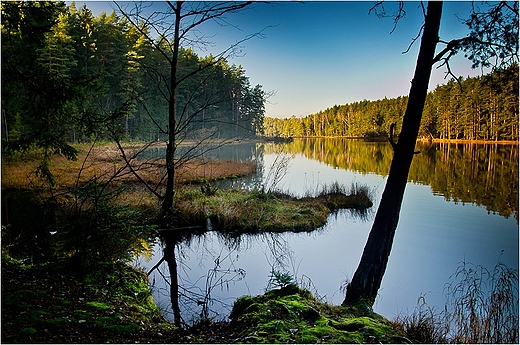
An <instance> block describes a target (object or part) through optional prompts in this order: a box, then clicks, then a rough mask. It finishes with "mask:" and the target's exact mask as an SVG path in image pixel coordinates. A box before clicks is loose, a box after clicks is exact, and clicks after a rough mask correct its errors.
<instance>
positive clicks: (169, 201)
mask: <svg viewBox="0 0 520 345" xmlns="http://www.w3.org/2000/svg"><path fill="white" fill-rule="evenodd" d="M181 7H182V1H177V6H176V7H173V6H172V8H174V11H175V34H174V36H175V37H174V43H173V55H172V59H171V61H170V90H169V92H170V95H169V102H168V143H167V144H166V173H167V179H166V191H165V194H164V198H163V200H162V204H161V216H162V218H166V217H168V216H170V215H171V214H172V213H173V201H174V197H175V161H174V157H175V150H176V148H177V146H176V145H177V144H176V130H177V128H176V127H177V124H176V116H177V88H178V87H177V61H178V58H179V36H180V21H181Z"/></svg>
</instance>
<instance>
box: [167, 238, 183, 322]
mask: <svg viewBox="0 0 520 345" xmlns="http://www.w3.org/2000/svg"><path fill="white" fill-rule="evenodd" d="M175 244H176V242H175V241H172V240H169V241H167V243H166V247H165V248H164V260H165V261H166V262H167V263H168V269H169V270H170V301H171V303H172V310H173V323H174V324H175V326H177V327H181V309H180V307H179V279H178V275H177V260H176V258H175Z"/></svg>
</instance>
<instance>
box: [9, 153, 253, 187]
mask: <svg viewBox="0 0 520 345" xmlns="http://www.w3.org/2000/svg"><path fill="white" fill-rule="evenodd" d="M78 150H79V154H78V159H77V160H76V161H69V160H67V159H65V158H64V157H60V156H57V157H54V159H53V161H52V162H51V164H50V170H51V172H52V174H53V175H54V178H55V180H56V182H57V185H58V186H63V187H66V186H74V185H76V184H77V183H79V184H82V183H85V182H86V181H91V180H92V179H98V180H99V181H103V180H108V179H110V178H112V177H113V176H114V175H115V174H117V177H116V178H115V180H116V181H118V182H121V183H126V184H133V183H138V182H139V180H138V179H137V178H136V177H135V175H134V174H133V173H132V172H131V169H130V168H129V167H127V166H126V164H125V162H124V160H123V158H122V156H121V154H120V152H119V150H117V148H116V147H114V146H108V145H103V146H96V147H94V148H92V149H91V148H90V147H88V146H85V145H83V146H79V147H78ZM125 150H126V151H127V152H126V156H127V157H129V158H131V157H133V156H134V155H135V154H136V153H137V152H138V150H139V147H137V146H133V147H132V146H127V147H125ZM38 163H39V161H38V159H37V158H36V157H34V156H31V157H26V158H24V157H22V158H20V159H12V158H9V157H2V188H18V189H26V188H32V187H34V185H35V184H36V185H39V184H40V183H41V182H42V181H40V180H39V179H38V178H37V176H36V175H35V170H36V168H37V166H38ZM130 165H131V168H132V169H133V170H134V171H136V172H137V173H138V174H139V176H140V177H141V178H142V180H144V181H145V182H146V183H148V184H150V185H154V186H156V185H159V184H161V183H163V182H164V176H165V173H166V169H165V164H164V159H148V160H138V159H131V160H130ZM255 171H256V165H255V164H254V163H251V162H246V163H239V162H233V161H218V160H216V161H215V160H213V161H202V160H197V159H193V160H191V161H188V162H185V163H183V164H179V167H178V169H177V171H176V174H177V176H176V182H177V183H192V182H202V181H211V180H218V179H226V178H235V177H240V176H247V175H250V174H252V173H254V172H255Z"/></svg>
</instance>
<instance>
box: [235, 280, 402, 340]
mask: <svg viewBox="0 0 520 345" xmlns="http://www.w3.org/2000/svg"><path fill="white" fill-rule="evenodd" d="M230 317H231V318H232V320H233V321H232V323H234V324H235V326H236V327H237V328H239V329H241V330H242V331H241V332H240V333H239V337H238V338H237V339H236V341H237V342H245V343H376V344H377V343H380V342H382V343H403V342H404V341H406V338H405V335H404V334H403V333H400V332H399V331H397V330H395V329H393V328H392V325H391V323H390V322H389V321H388V320H386V319H385V318H383V317H382V316H380V315H377V314H375V313H373V312H371V311H366V312H361V311H359V309H356V308H348V307H342V306H330V305H328V304H324V303H320V302H318V301H317V300H316V299H315V298H314V297H313V296H312V294H311V293H310V292H309V291H307V290H304V289H300V288H298V287H297V286H294V285H288V286H286V287H283V288H281V289H277V290H271V291H269V292H267V293H265V294H264V295H261V296H256V297H249V296H244V297H241V298H239V299H238V300H237V301H236V302H235V305H234V307H233V311H232V313H231V316H230Z"/></svg>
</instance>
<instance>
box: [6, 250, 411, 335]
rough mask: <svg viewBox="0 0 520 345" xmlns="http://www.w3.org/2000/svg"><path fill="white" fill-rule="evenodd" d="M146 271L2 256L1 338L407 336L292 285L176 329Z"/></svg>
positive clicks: (382, 320) (375, 318) (376, 319)
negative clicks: (225, 315) (79, 267)
mask: <svg viewBox="0 0 520 345" xmlns="http://www.w3.org/2000/svg"><path fill="white" fill-rule="evenodd" d="M147 283H148V281H147V277H146V275H145V274H143V273H142V272H139V271H136V270H134V269H133V268H131V267H129V266H127V265H124V264H100V265H99V266H98V268H97V269H96V270H93V271H92V272H89V273H81V272H78V271H76V270H75V268H74V266H73V265H72V262H67V261H62V262H60V263H53V264H41V265H24V264H22V263H21V262H19V261H16V260H13V259H10V258H9V257H6V256H3V257H2V342H3V343H134V342H135V343H273V342H297V343H310V342H312V343H315V342H330V343H338V342H339V343H352V342H354V343H363V342H365V343H366V342H369V343H378V342H385V343H386V342H390V343H391V342H396V343H403V342H406V341H408V340H407V338H406V336H405V335H404V334H403V333H402V332H399V331H396V330H395V329H394V328H393V327H392V323H390V322H389V321H388V320H386V319H385V318H383V317H382V316H379V315H377V314H374V313H372V312H371V311H369V310H358V309H356V308H345V307H339V306H330V305H327V304H324V303H320V302H318V301H317V300H316V299H315V298H314V297H313V296H312V295H311V293H310V292H308V291H306V290H303V289H300V288H298V287H296V286H294V285H286V286H282V287H281V288H279V289H275V290H272V291H269V292H267V293H266V294H264V295H262V296H256V297H242V298H240V299H238V300H237V301H236V302H235V306H234V308H233V311H232V312H231V315H230V317H231V321H230V322H218V323H214V322H211V321H209V320H207V321H204V322H200V323H199V324H197V325H195V326H193V327H190V328H187V329H178V328H175V327H174V326H173V325H172V324H170V323H168V322H167V321H165V320H164V319H163V318H162V317H161V315H160V312H159V309H158V308H157V306H156V305H155V303H154V302H153V299H152V297H151V294H150V291H149V289H148V285H147Z"/></svg>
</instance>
